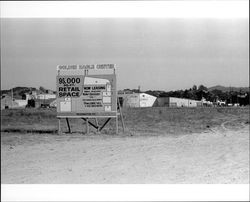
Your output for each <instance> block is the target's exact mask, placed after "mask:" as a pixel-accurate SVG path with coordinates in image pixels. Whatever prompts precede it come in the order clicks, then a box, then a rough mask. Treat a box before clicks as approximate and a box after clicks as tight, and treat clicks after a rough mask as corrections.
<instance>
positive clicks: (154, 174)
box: [1, 108, 249, 184]
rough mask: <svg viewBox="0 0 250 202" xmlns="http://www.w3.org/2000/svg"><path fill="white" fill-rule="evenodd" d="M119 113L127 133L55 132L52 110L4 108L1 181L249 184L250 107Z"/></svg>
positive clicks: (80, 129)
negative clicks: (122, 116)
mask: <svg viewBox="0 0 250 202" xmlns="http://www.w3.org/2000/svg"><path fill="white" fill-rule="evenodd" d="M124 115H125V123H126V132H125V133H121V132H120V133H119V134H118V135H115V134H114V130H112V129H111V127H112V123H111V124H110V125H109V127H108V128H107V129H105V130H104V131H103V133H96V132H94V131H92V133H91V134H90V135H86V134H83V131H84V130H85V128H84V125H83V123H82V122H80V121H72V120H71V125H72V126H73V131H74V132H73V133H72V134H68V133H65V134H63V135H60V136H59V135H57V133H56V121H57V120H56V117H55V111H54V110H43V111H41V110H4V111H2V117H1V118H2V127H1V131H2V132H1V171H2V172H1V179H2V183H36V184H37V183H81V184H86V183H95V184H100V183H249V108H196V109H187V108H172V109H171V108H147V109H127V110H124ZM64 130H65V131H66V127H65V128H64ZM120 131H121V130H120Z"/></svg>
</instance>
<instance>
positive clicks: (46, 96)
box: [37, 94, 56, 100]
mask: <svg viewBox="0 0 250 202" xmlns="http://www.w3.org/2000/svg"><path fill="white" fill-rule="evenodd" d="M55 98H56V94H39V95H37V99H39V100H48V99H55Z"/></svg>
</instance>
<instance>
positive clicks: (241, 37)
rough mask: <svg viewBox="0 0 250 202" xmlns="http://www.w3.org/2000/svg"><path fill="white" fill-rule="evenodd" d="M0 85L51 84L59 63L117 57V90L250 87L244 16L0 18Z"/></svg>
mask: <svg viewBox="0 0 250 202" xmlns="http://www.w3.org/2000/svg"><path fill="white" fill-rule="evenodd" d="M1 27H2V29H1V56H2V58H1V59H2V60H1V84H2V89H10V88H12V87H15V86H32V87H33V86H34V87H39V86H44V87H46V88H51V89H55V77H56V66H57V65H58V64H97V63H115V64H117V68H118V71H117V73H118V89H124V88H137V87H138V86H139V85H140V86H141V89H142V90H148V89H153V90H156V89H160V90H175V89H183V88H190V87H192V85H193V84H196V85H199V84H203V85H206V86H208V87H210V86H213V85H217V84H220V85H225V86H230V85H231V86H248V80H249V78H248V75H249V68H248V19H234V20H232V19H152V18H151V19H145V18H144V19H121V18H117V19H115V18H113V19H37V18H33V19H21V18H19V19H1Z"/></svg>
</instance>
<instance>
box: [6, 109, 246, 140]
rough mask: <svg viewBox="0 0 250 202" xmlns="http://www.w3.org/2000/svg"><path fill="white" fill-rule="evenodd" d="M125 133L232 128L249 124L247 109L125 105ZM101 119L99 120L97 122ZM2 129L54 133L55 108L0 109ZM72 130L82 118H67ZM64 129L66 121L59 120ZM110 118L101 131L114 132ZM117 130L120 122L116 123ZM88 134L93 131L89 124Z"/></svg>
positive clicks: (82, 129) (78, 129) (76, 130)
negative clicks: (137, 106) (127, 106)
mask: <svg viewBox="0 0 250 202" xmlns="http://www.w3.org/2000/svg"><path fill="white" fill-rule="evenodd" d="M123 114H124V120H125V126H126V132H125V133H124V134H121V135H125V136H127V135H133V136H137V135H179V134H191V133H200V132H204V131H206V130H210V129H212V128H218V127H220V126H221V124H222V123H223V122H225V121H228V120H236V121H232V122H231V123H227V127H231V129H234V128H235V129H236V128H237V125H239V124H241V123H249V108H248V107H244V108H243V107H238V108H221V107H220V108H166V107H165V108H164V107H159V108H138V109H136V108H128V109H123ZM104 121H105V120H100V122H99V123H100V124H101V123H102V122H104ZM1 123H2V124H1V131H2V132H18V133H57V118H56V110H55V109H16V110H13V109H12V110H3V111H2V115H1ZM70 124H71V127H72V131H73V132H74V133H84V132H85V131H86V128H85V124H84V121H83V120H81V119H71V120H70ZM62 128H63V131H65V132H66V131H67V125H66V121H63V122H62ZM113 128H114V120H113V121H111V122H110V123H109V124H108V125H107V127H105V128H104V129H103V130H102V134H107V135H110V134H114V129H113ZM119 131H122V130H121V124H120V123H119ZM91 132H92V134H95V133H96V132H95V130H94V128H92V127H91Z"/></svg>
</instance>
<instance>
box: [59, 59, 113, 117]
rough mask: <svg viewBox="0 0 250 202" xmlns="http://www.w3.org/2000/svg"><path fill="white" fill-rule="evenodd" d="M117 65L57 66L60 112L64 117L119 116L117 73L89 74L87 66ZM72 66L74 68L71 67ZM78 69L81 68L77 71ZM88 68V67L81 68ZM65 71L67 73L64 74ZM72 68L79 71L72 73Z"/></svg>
mask: <svg viewBox="0 0 250 202" xmlns="http://www.w3.org/2000/svg"><path fill="white" fill-rule="evenodd" d="M99 69H101V70H106V69H114V70H115V68H114V65H112V64H104V65H60V66H58V67H57V70H58V75H57V78H56V82H57V115H58V116H61V117H77V116H79V117H84V116H86V117H91V116H93V117H102V116H104V117H105V116H107V117H115V116H117V88H116V74H115V71H114V72H113V74H97V75H91V74H88V71H86V70H99ZM68 70H70V71H68ZM75 70H78V71H75ZM79 70H85V71H79ZM61 71H63V74H61ZM72 71H75V72H74V74H72Z"/></svg>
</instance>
